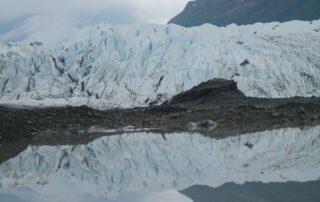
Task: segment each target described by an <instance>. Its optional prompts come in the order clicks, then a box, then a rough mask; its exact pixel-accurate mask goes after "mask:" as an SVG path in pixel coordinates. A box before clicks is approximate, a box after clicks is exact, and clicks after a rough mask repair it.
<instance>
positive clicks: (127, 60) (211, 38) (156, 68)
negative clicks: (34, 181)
mask: <svg viewBox="0 0 320 202" xmlns="http://www.w3.org/2000/svg"><path fill="white" fill-rule="evenodd" d="M319 31H320V20H317V21H312V22H302V21H291V22H286V23H276V22H274V23H266V24H262V23H257V24H254V25H248V26H236V25H229V26H227V27H220V28H219V27H215V26H213V25H208V24H207V25H203V26H200V27H194V28H183V27H180V26H177V25H154V24H140V25H126V26H111V25H109V24H107V23H100V24H98V25H96V26H91V27H86V28H84V29H83V30H80V31H78V32H76V33H75V34H72V35H70V36H68V37H67V36H65V37H63V38H64V40H62V41H59V42H57V43H52V42H51V43H50V39H49V38H48V39H45V37H38V38H37V37H36V36H37V35H35V36H34V37H30V38H29V39H27V40H26V41H23V42H21V43H18V44H10V43H5V42H1V43H0V101H1V102H2V103H13V104H31V105H38V104H42V105H54V104H55V103H57V104H58V105H61V104H63V105H83V104H84V105H89V106H91V107H94V108H99V109H103V108H112V107H135V106H146V105H149V104H160V103H162V102H163V101H165V100H167V99H170V98H171V97H172V96H173V95H175V94H178V93H180V92H182V91H185V90H188V89H190V88H191V87H193V86H195V85H198V84H199V83H201V82H203V81H207V80H209V79H213V78H224V79H234V80H235V81H236V82H237V83H238V87H239V89H240V90H241V91H242V92H243V93H244V94H245V95H247V96H258V97H292V96H312V95H316V96H320V32H319ZM39 38H41V39H42V41H41V42H40V41H37V39H39ZM47 44H50V45H47ZM61 99H62V100H63V101H61ZM55 101H57V102H55Z"/></svg>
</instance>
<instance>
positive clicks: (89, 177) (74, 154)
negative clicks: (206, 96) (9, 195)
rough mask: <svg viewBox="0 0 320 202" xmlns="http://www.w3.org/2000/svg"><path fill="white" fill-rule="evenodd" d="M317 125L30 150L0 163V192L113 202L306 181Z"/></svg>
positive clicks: (312, 168) (314, 172) (121, 138)
mask: <svg viewBox="0 0 320 202" xmlns="http://www.w3.org/2000/svg"><path fill="white" fill-rule="evenodd" d="M319 153H320V126H314V127H308V128H304V129H300V128H286V129H277V130H270V131H262V132H256V133H251V134H243V135H239V136H233V137H229V138H225V139H212V138H210V137H205V136H202V135H200V134H197V133H172V134H166V135H165V136H163V135H161V134H156V133H146V132H138V133H133V134H123V135H114V136H106V137H101V138H99V139H96V140H94V141H92V142H91V143H89V144H87V145H63V146H29V147H28V148H27V149H26V150H25V151H23V152H22V153H20V154H19V155H18V156H16V157H14V158H12V159H9V160H8V161H6V162H4V163H2V164H1V165H0V190H12V189H14V188H30V189H32V190H37V191H38V192H40V193H48V194H54V193H61V194H62V195H63V193H66V194H68V193H69V192H75V190H78V191H79V190H80V191H79V192H80V193H82V194H86V193H87V194H90V195H93V196H107V197H108V198H116V197H119V196H121V195H125V194H130V193H136V194H148V193H158V192H166V191H169V190H182V189H185V188H188V187H190V186H192V185H197V184H201V185H208V186H210V187H218V186H220V185H222V184H224V183H226V182H235V183H238V184H243V183H245V182H264V183H268V182H287V181H297V182H306V181H312V180H317V179H319V177H320V158H319Z"/></svg>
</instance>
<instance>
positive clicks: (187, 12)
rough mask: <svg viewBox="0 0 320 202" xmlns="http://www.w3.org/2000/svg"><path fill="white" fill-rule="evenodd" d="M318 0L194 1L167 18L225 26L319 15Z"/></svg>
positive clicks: (316, 17) (309, 17)
mask: <svg viewBox="0 0 320 202" xmlns="http://www.w3.org/2000/svg"><path fill="white" fill-rule="evenodd" d="M319 10H320V1H318V0H304V1H301V0H281V1H279V0H228V1H225V0H196V1H190V2H189V3H188V4H187V6H186V8H185V9H184V11H182V12H181V13H180V14H179V15H177V16H176V17H174V18H173V19H171V20H170V21H169V23H174V24H178V25H182V26H185V27H191V26H197V25H202V24H205V23H211V24H214V25H217V26H225V25H228V24H232V23H236V24H238V25H245V24H253V23H256V22H273V21H277V22H286V21H290V20H315V19H319V18H320V12H319Z"/></svg>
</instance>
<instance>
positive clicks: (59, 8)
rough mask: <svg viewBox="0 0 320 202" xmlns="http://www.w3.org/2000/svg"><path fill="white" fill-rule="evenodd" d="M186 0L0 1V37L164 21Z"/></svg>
mask: <svg viewBox="0 0 320 202" xmlns="http://www.w3.org/2000/svg"><path fill="white" fill-rule="evenodd" d="M187 1H188V0H45V1H44V0H28V1H26V0H0V34H1V35H0V39H2V40H6V41H9V40H21V39H23V38H25V37H26V36H29V35H30V34H32V33H36V32H41V31H44V30H49V31H50V30H53V29H56V28H59V27H61V28H62V29H64V30H65V29H74V28H81V27H83V26H86V25H93V24H96V23H98V22H100V21H107V22H109V23H111V24H128V23H136V22H148V23H162V24H165V23H166V22H167V21H168V20H169V19H170V18H171V17H173V16H175V15H176V14H177V13H179V12H180V11H181V10H182V9H183V8H184V6H185V4H186V3H187Z"/></svg>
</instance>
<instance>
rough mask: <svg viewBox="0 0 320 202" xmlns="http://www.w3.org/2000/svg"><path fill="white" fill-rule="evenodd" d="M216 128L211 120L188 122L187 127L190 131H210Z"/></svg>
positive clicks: (215, 124)
mask: <svg viewBox="0 0 320 202" xmlns="http://www.w3.org/2000/svg"><path fill="white" fill-rule="evenodd" d="M217 126H218V124H217V123H216V122H214V121H212V120H206V121H201V122H190V123H188V125H187V127H188V129H189V130H190V131H212V130H213V129H215V128H216V127H217Z"/></svg>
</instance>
